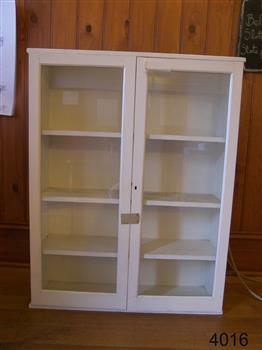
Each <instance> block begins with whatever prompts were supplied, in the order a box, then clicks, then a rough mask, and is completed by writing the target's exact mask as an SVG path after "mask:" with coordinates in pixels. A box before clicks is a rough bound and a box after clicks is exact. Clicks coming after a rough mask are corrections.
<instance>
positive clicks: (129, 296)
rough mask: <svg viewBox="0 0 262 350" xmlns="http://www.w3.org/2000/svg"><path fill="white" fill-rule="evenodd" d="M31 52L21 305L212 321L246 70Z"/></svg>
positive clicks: (207, 60) (189, 60)
mask: <svg viewBox="0 0 262 350" xmlns="http://www.w3.org/2000/svg"><path fill="white" fill-rule="evenodd" d="M28 51H29V71H30V79H29V83H30V91H29V97H30V103H29V107H30V110H29V112H30V128H29V130H30V147H29V149H30V229H31V238H30V242H31V243H30V244H31V291H32V300H31V305H32V306H33V307H50V308H51V307H53V308H79V309H96V310H123V311H142V312H180V313H221V310H222V302H223V291H224V281H225V269H226V259H227V248H228V239H229V229H230V218H231V206H232V195H233V184H234V170H235V160H236V146H237V132H238V122H239V107H240V95H241V84H242V70H243V59H240V58H226V57H209V56H185V55H168V54H144V53H122V52H106V51H104V52H102V51H74V50H51V49H29V50H28Z"/></svg>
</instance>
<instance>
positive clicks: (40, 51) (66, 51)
mask: <svg viewBox="0 0 262 350" xmlns="http://www.w3.org/2000/svg"><path fill="white" fill-rule="evenodd" d="M27 53H29V54H66V55H72V56H73V55H86V54H88V55H114V56H129V57H131V56H132V57H155V58H176V59H195V60H215V61H231V62H245V61H246V59H245V58H244V57H235V56H209V55H184V54H173V53H160V52H131V51H106V50H99V51H98V50H69V49H39V48H28V49H27Z"/></svg>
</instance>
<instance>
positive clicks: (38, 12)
mask: <svg viewBox="0 0 262 350" xmlns="http://www.w3.org/2000/svg"><path fill="white" fill-rule="evenodd" d="M25 9H26V16H27V18H26V24H27V45H28V47H50V38H51V37H50V25H51V21H50V19H51V1H50V0H42V1H35V0H25Z"/></svg>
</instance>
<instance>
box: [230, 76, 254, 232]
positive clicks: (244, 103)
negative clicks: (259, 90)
mask: <svg viewBox="0 0 262 350" xmlns="http://www.w3.org/2000/svg"><path fill="white" fill-rule="evenodd" d="M253 76H254V75H253V74H250V73H249V74H248V73H247V74H245V75H244V79H243V89H242V99H241V114H240V126H239V135H238V152H237V166H236V178H235V190H234V201H233V208H234V210H233V212H232V221H231V229H232V231H240V229H241V218H242V206H243V201H244V197H243V196H244V184H245V175H246V161H247V147H248V138H249V125H250V115H251V106H252V95H253Z"/></svg>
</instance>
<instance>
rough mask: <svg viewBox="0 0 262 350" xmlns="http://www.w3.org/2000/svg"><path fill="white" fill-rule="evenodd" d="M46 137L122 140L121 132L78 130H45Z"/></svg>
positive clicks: (43, 132) (43, 133)
mask: <svg viewBox="0 0 262 350" xmlns="http://www.w3.org/2000/svg"><path fill="white" fill-rule="evenodd" d="M42 135H44V136H75V137H78V136H80V137H102V138H120V137H121V134H120V132H109V131H76V130H47V129H45V130H43V131H42Z"/></svg>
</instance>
